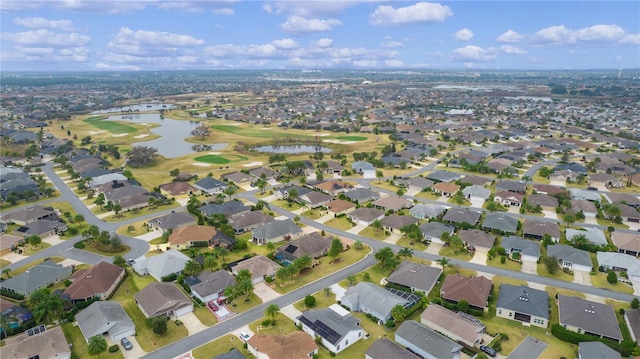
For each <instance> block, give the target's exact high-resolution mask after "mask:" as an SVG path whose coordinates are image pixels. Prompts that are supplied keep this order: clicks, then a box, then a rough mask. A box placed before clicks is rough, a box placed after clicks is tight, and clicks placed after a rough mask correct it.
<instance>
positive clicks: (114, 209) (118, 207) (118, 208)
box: [113, 203, 122, 217]
mask: <svg viewBox="0 0 640 359" xmlns="http://www.w3.org/2000/svg"><path fill="white" fill-rule="evenodd" d="M120 211H122V206H121V205H120V203H116V204H114V205H113V212H115V214H116V217H117V216H118V213H120Z"/></svg>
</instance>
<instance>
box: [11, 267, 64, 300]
mask: <svg viewBox="0 0 640 359" xmlns="http://www.w3.org/2000/svg"><path fill="white" fill-rule="evenodd" d="M71 271H72V269H71V267H65V266H63V265H61V264H57V263H56V262H54V261H52V260H51V259H47V260H45V261H44V262H42V263H40V264H38V265H35V266H33V267H31V268H29V269H28V270H27V271H25V272H22V273H20V274H18V275H16V276H14V277H11V278H9V279H7V280H5V281H2V282H0V288H2V289H4V290H7V291H9V292H13V293H18V294H21V295H24V296H25V297H28V296H30V295H31V294H33V292H35V291H36V290H38V289H40V288H45V287H47V286H48V285H50V284H56V283H58V282H61V281H63V280H65V279H67V278H69V277H70V276H71Z"/></svg>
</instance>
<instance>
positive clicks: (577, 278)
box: [573, 270, 591, 285]
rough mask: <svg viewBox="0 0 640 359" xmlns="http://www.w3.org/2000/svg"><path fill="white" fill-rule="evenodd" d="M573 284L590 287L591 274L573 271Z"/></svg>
mask: <svg viewBox="0 0 640 359" xmlns="http://www.w3.org/2000/svg"><path fill="white" fill-rule="evenodd" d="M573 283H578V284H584V285H591V273H589V272H585V271H581V270H574V271H573Z"/></svg>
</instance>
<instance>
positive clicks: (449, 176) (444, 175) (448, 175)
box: [425, 170, 464, 182]
mask: <svg viewBox="0 0 640 359" xmlns="http://www.w3.org/2000/svg"><path fill="white" fill-rule="evenodd" d="M463 176H464V175H463V174H461V173H457V172H449V171H442V170H437V171H433V172H432V173H430V174H428V175H426V176H425V178H427V179H430V180H432V181H436V182H455V181H457V180H459V179H461V178H462V177H463Z"/></svg>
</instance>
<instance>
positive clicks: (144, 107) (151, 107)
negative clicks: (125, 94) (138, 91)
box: [91, 103, 176, 115]
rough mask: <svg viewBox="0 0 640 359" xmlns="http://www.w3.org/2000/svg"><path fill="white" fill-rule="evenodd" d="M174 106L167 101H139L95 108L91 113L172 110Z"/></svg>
mask: <svg viewBox="0 0 640 359" xmlns="http://www.w3.org/2000/svg"><path fill="white" fill-rule="evenodd" d="M174 108H176V107H175V106H174V105H171V104H168V103H141V104H139V105H129V106H121V107H112V108H108V109H106V110H96V111H93V112H91V114H92V115H101V114H105V113H118V112H144V111H160V110H162V109H164V110H172V109H174Z"/></svg>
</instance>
